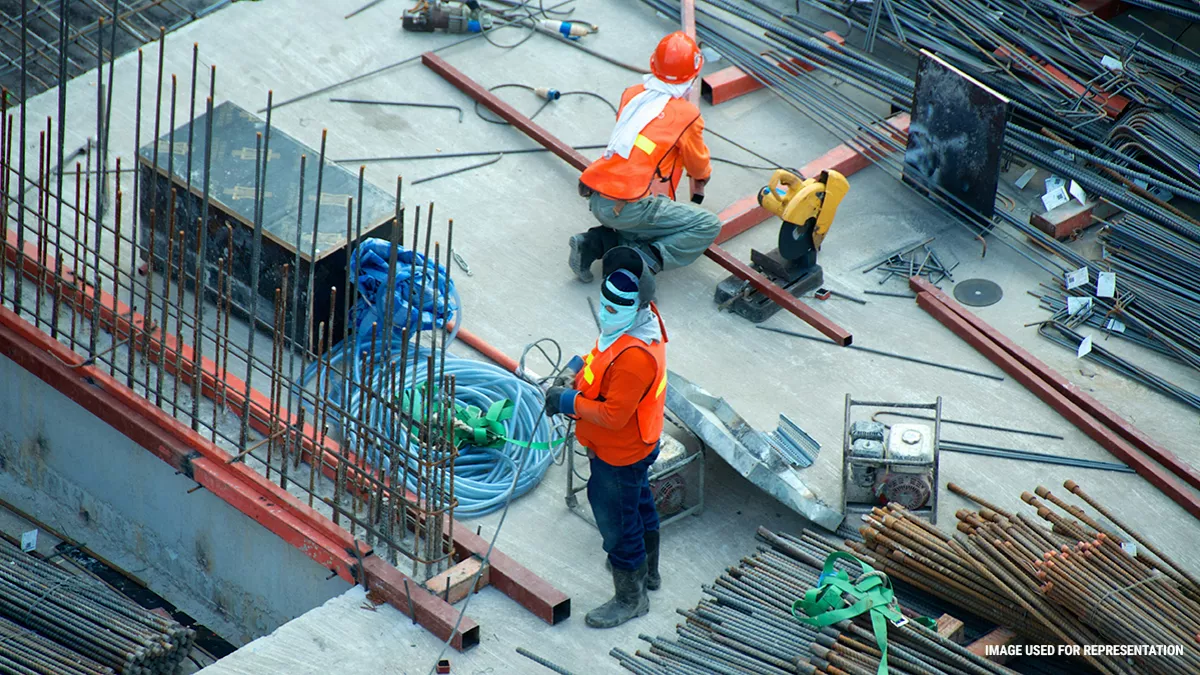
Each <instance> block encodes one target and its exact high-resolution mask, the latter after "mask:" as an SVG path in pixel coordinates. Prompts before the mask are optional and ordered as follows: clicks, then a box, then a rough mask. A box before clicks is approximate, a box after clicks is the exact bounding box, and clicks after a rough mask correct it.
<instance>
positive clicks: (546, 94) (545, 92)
mask: <svg viewBox="0 0 1200 675" xmlns="http://www.w3.org/2000/svg"><path fill="white" fill-rule="evenodd" d="M500 89H523V90H525V91H528V92H531V93H533V94H534V95H536V96H538V97H539V98H541V99H543V101H542V104H541V106H539V107H538V109H537V110H535V111H534V112H533V114H532V115H530V116H529V119H530V120H533V119H534V118H536V117H537V116H538V115H540V114H541V113H542V111H543V110H545V109H546V108H547V106H549V105H550V104H551V103H554V102H555V101H557V100H560V99H563V98H566V97H568V96H587V97H590V98H595V99H598V100H600V101H603V102H604V105H607V106H608V108H609V110H611V111H612V113H613V115H614V116H616V115H617V114H618V111H617V107H616V106H615V105H613V104H612V102H611V101H609V100H608V99H607V98H604V97H603V96H601V95H600V94H597V93H596V92H594V91H587V90H585V89H575V90H571V91H562V92H560V91H556V90H554V89H549V88H541V89H539V88H537V87H531V86H529V85H527V84H521V83H518V82H504V83H501V84H497V85H494V86H492V87H489V88H488V91H490V92H495V91H498V90H500ZM480 105H481V104H480V102H479V101H476V102H475V114H476V115H477V116H478V117H479V119H481V120H483V121H485V122H490V123H492V124H498V125H501V126H510V125H509V123H508V122H507V121H506V120H503V119H499V118H492V117H489V116H487V115H485V114H484V113H483V109H482V108H481V107H480ZM705 131H706V132H707V133H710V134H712V135H713V136H715V137H717V138H719V139H721V140H723V141H725V142H726V143H729V144H730V145H732V146H733V147H735V148H737V149H739V150H741V151H743V152H745V153H747V154H750V155H753V156H755V157H757V158H758V159H761V160H763V161H764V162H767V163H768V164H770V166H755V165H752V164H744V163H742V162H736V161H734V160H732V159H726V158H724V157H710V158H709V159H710V160H711V161H714V162H718V163H721V164H729V165H731V166H736V167H739V168H742V169H749V170H752V171H774V170H775V169H786V170H788V171H791V172H793V173H796V172H797V170H796V169H795V168H793V167H785V166H783V165H782V164H779V163H777V162H775V161H774V160H772V159H771V158H769V157H764V156H763V155H760V154H758V153H757V152H755V151H753V150H751V149H750V148H747V147H746V146H744V145H742V144H741V143H738V142H737V141H735V140H733V139H731V138H729V137H728V136H724V135H722V134H719V133H717V132H716V131H713V130H712V129H705ZM489 163H490V162H489ZM482 166H487V164H486V163H485V164H476V165H472V166H468V167H464V168H462V169H459V170H456V171H454V172H452V173H461V172H463V171H469V170H471V169H476V168H479V167H482ZM446 175H451V174H439V175H437V176H433V177H431V178H424V179H422V180H423V181H427V180H431V179H432V178H442V177H444V176H446Z"/></svg>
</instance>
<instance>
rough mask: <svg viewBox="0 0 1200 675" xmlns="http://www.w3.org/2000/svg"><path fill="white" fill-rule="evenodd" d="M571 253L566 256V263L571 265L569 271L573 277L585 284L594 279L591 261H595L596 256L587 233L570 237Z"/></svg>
mask: <svg viewBox="0 0 1200 675" xmlns="http://www.w3.org/2000/svg"><path fill="white" fill-rule="evenodd" d="M570 244H571V255H570V256H569V257H568V258H567V264H568V265H570V266H571V271H572V272H574V273H575V278H576V279H579V280H580V281H582V282H583V283H585V284H590V283H592V281H593V280H594V279H595V277H594V276H592V269H591V267H592V263H594V262H596V258H597V256H596V255H595V254H594V250H593V248H594V247H593V246H592V245H591V242H590V241H588V235H587V234H586V233H581V234H577V235H574V236H573V237H571V241H570Z"/></svg>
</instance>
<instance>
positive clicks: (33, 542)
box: [21, 530, 38, 553]
mask: <svg viewBox="0 0 1200 675" xmlns="http://www.w3.org/2000/svg"><path fill="white" fill-rule="evenodd" d="M37 533H38V531H37V530H30V531H28V532H24V533H22V534H21V550H22V551H24V552H26V553H29V552H30V551H32V550H34V549H35V548H37Z"/></svg>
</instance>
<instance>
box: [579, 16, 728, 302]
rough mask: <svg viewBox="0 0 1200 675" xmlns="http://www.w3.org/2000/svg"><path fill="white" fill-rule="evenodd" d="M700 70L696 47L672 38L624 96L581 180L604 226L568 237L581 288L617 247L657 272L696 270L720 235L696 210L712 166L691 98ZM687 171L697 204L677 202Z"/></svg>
mask: <svg viewBox="0 0 1200 675" xmlns="http://www.w3.org/2000/svg"><path fill="white" fill-rule="evenodd" d="M703 65H704V57H703V56H701V54H700V48H699V47H698V46H696V42H695V41H694V40H692V39H691V38H690V37H688V36H687V35H686V34H684V33H683V32H675V33H671V34H670V35H668V36H666V37H665V38H663V39H662V41H661V42H659V43H658V47H657V48H656V49H655V50H654V54H653V56H651V57H650V73H651V74H649V75H647V76H646V77H645V79H644V82H643V84H639V85H635V86H633V87H630V88H628V89H626V90H625V93H624V94H623V95H622V96H621V107H620V109H619V112H618V114H617V124H616V126H615V127H614V128H613V131H612V135H611V136H610V137H609V141H608V146H607V147H606V148H605V150H604V155H603V156H602V157H601V158H600V159H598V160H596V161H595V162H592V164H591V166H589V167H588V168H587V169H586V170H584V172H583V175H582V176H580V179H579V193H580V194H581V195H583V196H584V197H587V198H588V199H589V202H588V206H589V208H590V209H591V211H592V215H593V216H595V217H596V220H598V221H600V225H601V227H593V228H592V229H590V230H588V231H587V232H584V233H581V234H577V235H575V236H573V237H571V241H570V245H571V254H570V257H569V259H568V264H569V265H570V266H571V271H573V272H574V273H575V276H576V277H578V278H579V280H580V281H583V282H585V283H590V282H591V281H592V272H591V266H592V263H593V262H595V261H596V260H599V259H600V258H601V257H603V256H604V253H605V252H606V251H607V250H608V249H610V248H612V247H614V246H617V245H625V246H632V247H634V248H636V249H638V250H639V251H641V253H642V254H643V256H644V257H646V260H647V261H648V262H649V264H650V267H651V269H652V271H654V272H655V273H657V272H659V271H661V270H669V269H673V268H676V267H683V266H685V265H689V264H691V262H692V261H694V260H695V259H696V258H698V257H700V255H701V254H702V253H704V250H705V249H706V248H708V247H709V245H710V244H712V243H713V240H715V239H716V237H717V234H718V233H719V232H720V231H721V220H720V219H719V218H718V217H717V216H716V214H714V213H712V212H710V211H706V210H704V209H702V208H701V207H700V206H699V204H700V203H701V202H702V201H703V200H704V185H705V183H707V182H708V178H709V176H710V175H711V174H712V163H711V162H710V161H709V157H708V146H706V145H705V144H704V119H703V118H702V117H701V116H700V109H699V108H697V107H696V106H695V105H694V104H692V103H691V102H690V101H688V94H689V92H690V91H691V88H692V86H693V84H694V82H695V79H696V76H697V75H699V73H700V68H701V67H702V66H703ZM684 169H686V170H687V173H688V177H689V178H690V179H691V190H692V195H691V197H692V199H691V201H692V203H686V202H683V203H681V202H676V201H674V199H675V190H676V188H677V187H678V186H679V181H680V178H681V177H682V175H683V171H684Z"/></svg>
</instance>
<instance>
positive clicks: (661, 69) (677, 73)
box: [650, 30, 704, 84]
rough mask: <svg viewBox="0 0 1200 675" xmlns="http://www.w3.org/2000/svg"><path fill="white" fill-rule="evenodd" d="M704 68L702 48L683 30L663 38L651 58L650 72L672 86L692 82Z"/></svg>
mask: <svg viewBox="0 0 1200 675" xmlns="http://www.w3.org/2000/svg"><path fill="white" fill-rule="evenodd" d="M703 66H704V56H702V55H701V54H700V47H698V46H697V45H696V41H695V40H693V39H692V38H690V37H688V36H687V33H684V32H683V31H681V30H679V31H675V32H674V33H671V34H670V35H668V36H666V37H665V38H663V39H662V40H661V41H660V42H659V43H658V46H657V47H655V48H654V54H653V55H651V56H650V72H651V73H653V74H654V76H655V77H657V78H658V79H660V80H662V81H663V82H669V83H671V84H683V83H684V82H690V81H691V80H692V79H694V78H695V77H696V75H697V74H699V73H700V68H701V67H703Z"/></svg>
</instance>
